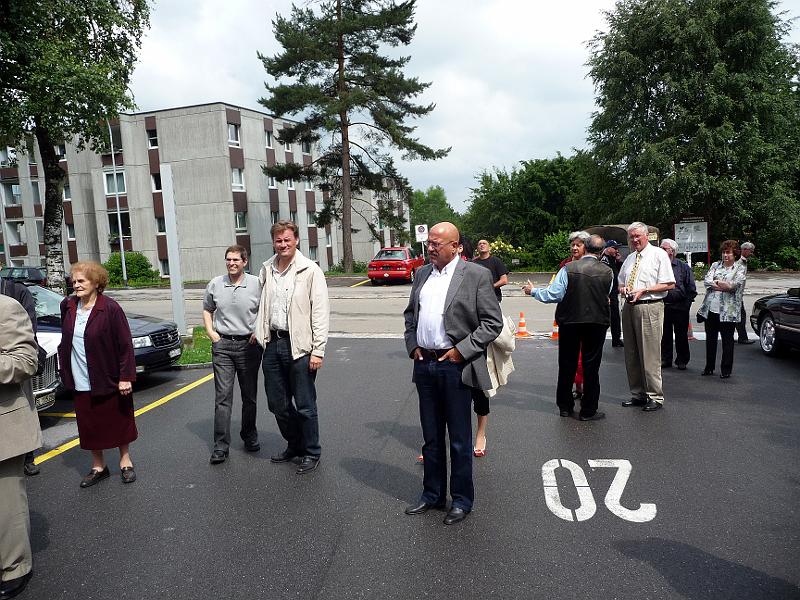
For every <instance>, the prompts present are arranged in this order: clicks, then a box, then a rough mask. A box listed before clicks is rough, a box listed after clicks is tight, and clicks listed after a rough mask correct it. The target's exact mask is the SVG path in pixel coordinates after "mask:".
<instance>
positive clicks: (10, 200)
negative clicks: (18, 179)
mask: <svg viewBox="0 0 800 600" xmlns="http://www.w3.org/2000/svg"><path fill="white" fill-rule="evenodd" d="M3 197H4V204H5V205H6V206H17V205H19V203H20V202H22V190H21V189H20V187H19V184H16V183H4V184H3Z"/></svg>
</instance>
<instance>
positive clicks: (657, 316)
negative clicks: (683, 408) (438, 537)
mask: <svg viewBox="0 0 800 600" xmlns="http://www.w3.org/2000/svg"><path fill="white" fill-rule="evenodd" d="M648 231H649V230H648V227H647V225H645V224H644V223H641V222H639V221H637V222H635V223H631V224H630V225H629V226H628V241H629V243H630V246H631V249H632V250H633V252H631V253H630V254H629V255H628V258H626V259H625V262H624V263H622V268H621V269H620V271H619V279H618V283H619V292H620V294H622V295H624V296H625V300H626V302H625V306H624V307H623V309H622V335H623V337H624V338H625V369H626V370H627V372H628V386H629V387H630V390H631V399H630V400H627V401H625V402H623V403H622V406H639V407H642V410H644V411H646V412H650V411H655V410H659V409H660V408H661V407H662V406H663V404H664V390H663V388H662V386H661V337H662V335H663V332H664V297H665V296H666V295H667V292H668V291H669V290H671V289H672V288H674V287H675V275H674V274H673V272H672V264H670V260H669V256H668V255H667V253H666V252H664V250H662V249H661V248H658V247H657V246H652V245H651V244H650V243H649V242H648Z"/></svg>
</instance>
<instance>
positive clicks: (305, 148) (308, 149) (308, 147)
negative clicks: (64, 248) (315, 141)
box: [300, 140, 311, 154]
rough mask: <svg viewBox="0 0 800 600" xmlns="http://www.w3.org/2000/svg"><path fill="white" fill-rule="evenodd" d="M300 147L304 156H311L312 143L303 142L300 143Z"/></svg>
mask: <svg viewBox="0 0 800 600" xmlns="http://www.w3.org/2000/svg"><path fill="white" fill-rule="evenodd" d="M300 146H301V147H302V149H303V154H311V142H309V141H307V140H303V141H302V142H300Z"/></svg>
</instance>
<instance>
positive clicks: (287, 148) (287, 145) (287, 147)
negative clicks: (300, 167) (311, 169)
mask: <svg viewBox="0 0 800 600" xmlns="http://www.w3.org/2000/svg"><path fill="white" fill-rule="evenodd" d="M283 151H284V152H291V151H292V143H291V142H283Z"/></svg>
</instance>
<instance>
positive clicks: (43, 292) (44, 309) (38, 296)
mask: <svg viewBox="0 0 800 600" xmlns="http://www.w3.org/2000/svg"><path fill="white" fill-rule="evenodd" d="M28 291H29V292H30V293H31V294H33V298H34V300H35V301H36V318H37V319H40V318H42V317H58V318H59V319H60V318H61V301H62V300H63V299H64V296H62V295H61V294H57V293H56V292H54V291H52V290H48V289H46V288H43V287H41V286H38V285H32V286H29V287H28Z"/></svg>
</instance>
